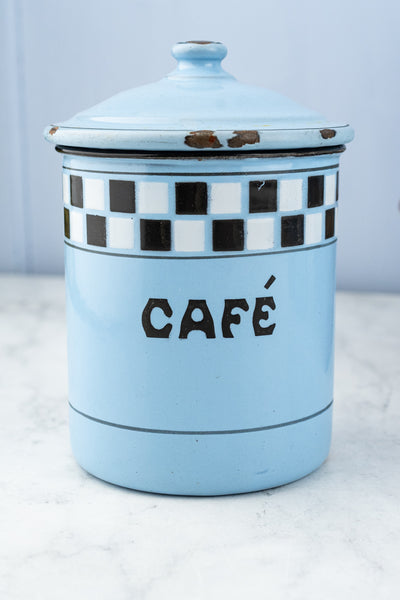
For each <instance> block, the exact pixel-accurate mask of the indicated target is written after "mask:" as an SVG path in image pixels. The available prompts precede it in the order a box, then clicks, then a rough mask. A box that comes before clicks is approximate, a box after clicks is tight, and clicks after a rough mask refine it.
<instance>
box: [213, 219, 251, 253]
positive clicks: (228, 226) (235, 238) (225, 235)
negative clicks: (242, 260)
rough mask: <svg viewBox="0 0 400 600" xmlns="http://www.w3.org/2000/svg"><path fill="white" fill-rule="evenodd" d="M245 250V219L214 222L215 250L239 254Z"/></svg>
mask: <svg viewBox="0 0 400 600" xmlns="http://www.w3.org/2000/svg"><path fill="white" fill-rule="evenodd" d="M243 248H244V221H243V219H224V220H223V219H220V220H215V221H213V250H215V251H216V252H227V251H233V252H237V251H240V250H243Z"/></svg>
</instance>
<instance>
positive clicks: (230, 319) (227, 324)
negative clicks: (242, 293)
mask: <svg viewBox="0 0 400 600" xmlns="http://www.w3.org/2000/svg"><path fill="white" fill-rule="evenodd" d="M233 308H241V309H242V310H244V311H247V310H249V305H248V304H247V300H245V299H244V298H239V299H238V300H225V308H224V314H223V315H222V324H221V327H222V335H223V336H224V337H225V338H233V333H232V331H231V325H232V324H235V325H239V323H240V315H237V314H236V315H233V314H232V309H233Z"/></svg>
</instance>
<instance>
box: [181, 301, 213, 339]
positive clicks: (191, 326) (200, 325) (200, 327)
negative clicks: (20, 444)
mask: <svg viewBox="0 0 400 600" xmlns="http://www.w3.org/2000/svg"><path fill="white" fill-rule="evenodd" d="M196 308H199V309H200V310H201V312H202V313H203V318H202V319H201V321H194V320H193V318H192V314H193V311H194V310H195V309H196ZM191 331H204V333H205V334H206V337H207V338H215V329H214V321H213V318H212V316H211V313H210V311H209V308H208V306H207V302H206V301H205V300H189V302H188V305H187V308H186V311H185V314H184V315H183V317H182V323H181V330H180V332H179V338H180V339H181V340H185V339H186V338H187V337H188V335H189V333H190V332H191Z"/></svg>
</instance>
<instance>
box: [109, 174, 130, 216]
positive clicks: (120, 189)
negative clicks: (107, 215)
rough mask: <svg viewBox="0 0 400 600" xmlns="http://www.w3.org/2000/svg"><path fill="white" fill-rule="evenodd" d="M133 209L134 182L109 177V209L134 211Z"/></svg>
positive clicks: (125, 211) (126, 211)
mask: <svg viewBox="0 0 400 600" xmlns="http://www.w3.org/2000/svg"><path fill="white" fill-rule="evenodd" d="M135 209H136V206H135V182H134V181H126V180H122V179H121V180H119V179H110V210H111V211H112V212H120V213H134V212H135Z"/></svg>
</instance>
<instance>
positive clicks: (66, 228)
mask: <svg viewBox="0 0 400 600" xmlns="http://www.w3.org/2000/svg"><path fill="white" fill-rule="evenodd" d="M64 235H65V237H66V238H68V239H69V238H70V226H69V210H68V208H65V207H64Z"/></svg>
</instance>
